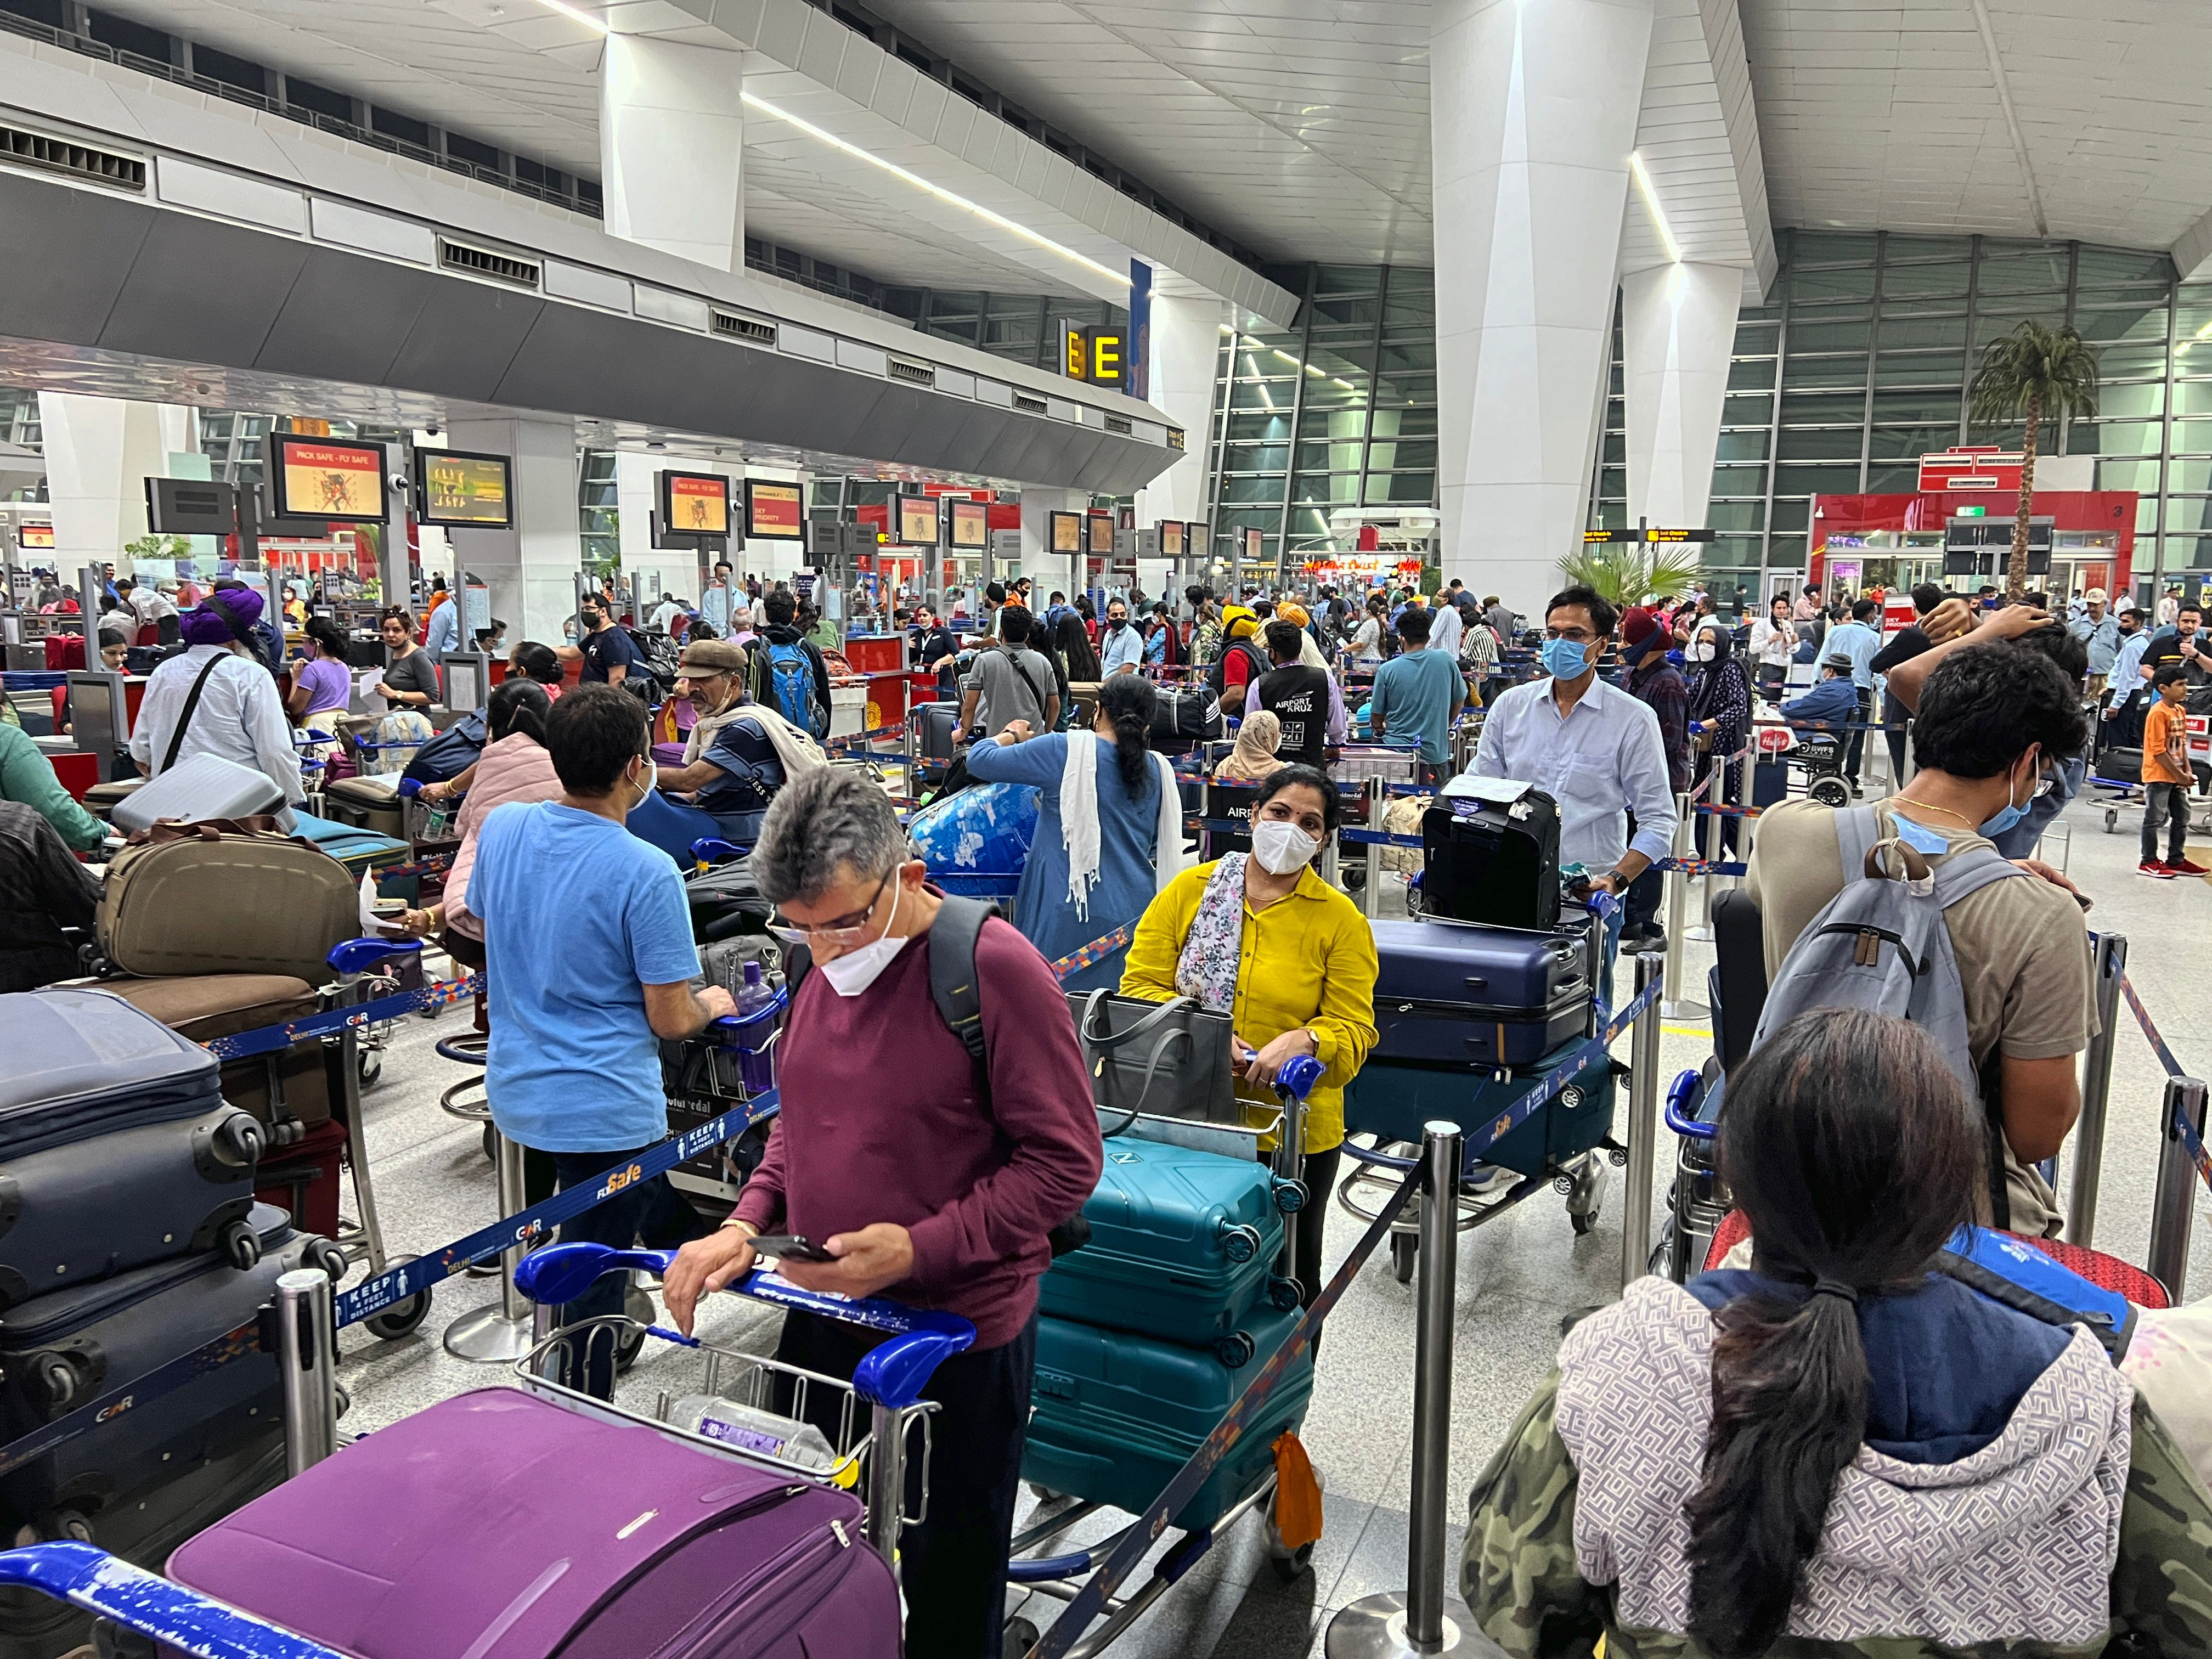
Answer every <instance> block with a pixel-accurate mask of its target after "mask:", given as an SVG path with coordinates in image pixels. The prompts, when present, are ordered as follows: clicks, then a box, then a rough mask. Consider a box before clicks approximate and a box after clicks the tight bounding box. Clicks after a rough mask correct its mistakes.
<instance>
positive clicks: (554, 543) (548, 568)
mask: <svg viewBox="0 0 2212 1659" xmlns="http://www.w3.org/2000/svg"><path fill="white" fill-rule="evenodd" d="M447 441H449V442H450V443H451V445H452V447H453V448H455V449H468V450H475V451H477V452H478V453H485V454H493V455H511V456H513V458H514V527H513V529H511V530H449V531H448V532H447V537H448V538H449V539H450V540H451V541H452V543H453V562H454V563H455V564H456V565H457V566H458V567H459V568H460V569H462V570H465V571H466V572H468V573H469V574H471V575H473V576H478V577H481V578H482V579H483V582H484V584H485V586H487V587H489V589H490V590H491V614H492V615H493V616H495V617H498V618H499V619H500V620H501V621H502V622H504V623H506V624H507V642H508V643H509V644H510V645H520V643H521V642H522V641H525V640H535V641H538V643H539V644H541V645H552V646H557V645H560V644H561V643H562V639H563V635H562V631H561V630H562V623H565V622H567V621H568V618H569V617H571V616H573V615H574V613H575V609H576V575H577V573H578V572H579V571H580V570H581V569H582V568H583V562H584V544H583V538H582V536H581V534H580V520H579V518H578V513H577V507H576V428H575V427H574V424H573V423H572V422H568V421H545V420H525V419H521V418H513V419H496V418H495V419H486V420H465V421H455V422H453V423H452V425H451V428H449V430H448V433H447Z"/></svg>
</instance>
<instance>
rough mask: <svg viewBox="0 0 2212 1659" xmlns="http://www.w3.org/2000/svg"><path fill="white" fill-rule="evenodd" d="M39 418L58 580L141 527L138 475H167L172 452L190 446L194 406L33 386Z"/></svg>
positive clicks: (108, 554)
mask: <svg viewBox="0 0 2212 1659" xmlns="http://www.w3.org/2000/svg"><path fill="white" fill-rule="evenodd" d="M39 421H40V428H41V429H42V431H43V433H44V447H45V450H46V495H47V499H48V500H49V501H52V504H53V519H54V551H53V556H52V557H53V565H54V568H55V569H56V570H57V571H58V572H59V573H60V575H61V578H62V580H63V581H64V582H65V583H66V582H73V581H75V580H76V573H77V571H78V570H80V569H82V568H83V567H84V566H85V565H86V564H88V563H105V562H114V561H117V560H119V559H120V558H121V557H122V553H123V544H125V542H131V541H136V540H137V539H138V538H139V537H141V536H143V535H144V534H145V533H146V482H145V481H146V480H147V479H148V478H161V477H168V476H169V457H170V455H171V454H172V453H176V454H187V453H191V452H192V451H194V450H196V449H197V447H198V444H197V441H196V437H195V434H196V431H197V421H196V416H195V411H194V410H190V409H185V408H180V407H179V406H177V405H174V404H143V403H131V402H127V401H125V399H122V398H88V397H86V396H84V395H83V394H82V393H79V392H40V394H39ZM39 562H40V563H44V562H45V561H44V559H43V558H41V559H40V561H39Z"/></svg>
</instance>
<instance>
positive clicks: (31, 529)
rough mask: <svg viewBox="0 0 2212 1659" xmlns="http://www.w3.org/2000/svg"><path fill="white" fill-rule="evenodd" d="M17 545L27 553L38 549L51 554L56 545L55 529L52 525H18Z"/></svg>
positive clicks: (16, 528)
mask: <svg viewBox="0 0 2212 1659" xmlns="http://www.w3.org/2000/svg"><path fill="white" fill-rule="evenodd" d="M15 545H16V546H18V547H20V548H22V549H24V550H33V549H37V550H43V551H48V552H51V551H52V549H53V545H54V527H53V526H52V525H50V524H22V525H17V526H15Z"/></svg>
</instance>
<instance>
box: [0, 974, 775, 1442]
mask: <svg viewBox="0 0 2212 1659" xmlns="http://www.w3.org/2000/svg"><path fill="white" fill-rule="evenodd" d="M418 994H419V993H418ZM384 1000H386V1001H398V1000H401V999H398V998H386V999H384ZM363 1006H364V1007H374V1006H376V1005H374V1004H364V1005H363ZM349 1012H352V1011H349ZM283 1029H285V1028H283V1027H281V1026H279V1027H271V1028H270V1030H283ZM244 1035H246V1036H254V1035H256V1034H255V1033H252V1032H247V1033H245V1034H244ZM278 1046H281V1045H278ZM247 1052H249V1053H255V1054H258V1053H261V1052H263V1050H261V1049H259V1048H252V1049H249V1050H248V1051H247ZM776 1108H777V1101H776V1095H775V1091H773V1090H770V1091H769V1092H767V1093H766V1094H763V1095H762V1096H760V1097H758V1098H757V1099H754V1100H750V1101H748V1102H746V1103H744V1104H743V1105H741V1106H737V1107H733V1108H732V1109H730V1110H729V1111H726V1112H725V1113H723V1114H722V1115H720V1117H717V1118H714V1119H713V1120H712V1121H708V1122H706V1123H702V1124H700V1125H699V1126H698V1127H696V1128H692V1129H687V1130H685V1131H684V1133H682V1134H678V1135H671V1136H670V1137H669V1138H668V1139H665V1140H664V1141H661V1142H660V1143H659V1145H658V1146H653V1147H651V1148H649V1149H648V1150H647V1151H646V1152H641V1153H640V1154H639V1155H638V1156H637V1157H635V1158H629V1159H627V1160H625V1161H624V1162H623V1163H621V1164H615V1165H612V1166H611V1167H610V1168H608V1169H606V1170H602V1171H601V1172H600V1174H599V1178H598V1179H597V1180H595V1181H592V1182H588V1183H586V1184H584V1185H580V1186H575V1187H571V1188H568V1189H567V1190H566V1191H564V1192H559V1193H556V1194H554V1195H553V1196H552V1197H550V1198H549V1199H547V1200H545V1201H544V1203H542V1204H533V1205H531V1206H529V1207H527V1208H526V1209H524V1210H522V1211H520V1212H518V1213H517V1214H514V1215H511V1216H507V1217H504V1218H501V1219H500V1220H498V1221H495V1222H494V1223H492V1225H490V1226H489V1227H485V1228H483V1229H481V1230H480V1231H477V1232H473V1233H471V1234H470V1235H469V1236H468V1237H465V1238H461V1239H457V1240H455V1241H454V1242H453V1243H451V1244H448V1245H447V1246H446V1247H445V1248H444V1249H441V1250H437V1251H434V1252H433V1253H432V1254H430V1255H425V1256H420V1257H417V1258H416V1260H415V1261H408V1262H403V1263H401V1264H400V1265H399V1266H398V1267H393V1268H392V1269H391V1270H390V1271H388V1272H386V1273H381V1274H380V1275H378V1276H377V1277H376V1278H374V1279H368V1280H367V1281H365V1282H364V1283H362V1284H360V1285H356V1286H354V1288H353V1289H351V1290H349V1291H342V1292H340V1293H339V1294H338V1296H337V1298H336V1310H337V1324H338V1325H340V1326H346V1325H353V1324H358V1323H359V1322H361V1321H362V1320H364V1319H367V1318H369V1317H370V1316H373V1315H374V1314H377V1313H380V1312H381V1311H382V1310H384V1309H386V1308H388V1307H390V1306H392V1304H395V1303H399V1302H404V1301H406V1300H407V1299H408V1298H409V1297H412V1296H414V1295H416V1293H417V1292H419V1291H424V1290H427V1289H428V1288H429V1287H430V1286H431V1285H435V1284H437V1283H438V1282H439V1281H440V1280H441V1279H447V1278H450V1277H451V1276H452V1275H453V1273H456V1272H458V1271H459V1270H460V1269H461V1268H463V1267H467V1266H469V1265H470V1264H471V1263H472V1262H477V1261H485V1260H487V1259H489V1258H490V1257H493V1256H495V1255H499V1254H501V1252H502V1251H504V1250H506V1249H509V1248H511V1247H512V1246H513V1245H514V1244H516V1243H520V1242H524V1241H527V1240H530V1239H533V1238H538V1237H543V1236H544V1234H545V1233H547V1232H549V1231H551V1230H552V1229H553V1228H555V1227H556V1226H558V1225H561V1223H562V1222H564V1221H569V1220H573V1219H574V1218H576V1217H577V1216H580V1215H581V1214H583V1213H584V1212H585V1211H586V1210H589V1209H592V1208H594V1207H595V1206H598V1205H600V1204H603V1203H605V1201H606V1200H608V1199H610V1198H612V1197H613V1196H614V1195H615V1194H617V1193H619V1192H624V1191H627V1190H628V1189H629V1188H631V1187H634V1186H635V1185H636V1184H637V1183H638V1182H641V1181H648V1180H650V1179H652V1178H653V1176H657V1175H659V1174H662V1173H663V1172H665V1171H666V1170H671V1169H673V1168H675V1166H676V1165H678V1164H682V1163H684V1162H685V1161H686V1160H687V1159H690V1158H696V1157H698V1156H699V1154H700V1153H702V1152H705V1151H707V1150H708V1148H709V1147H712V1146H720V1144H721V1143H722V1142H724V1141H726V1140H728V1139H732V1138H733V1137H735V1136H737V1135H740V1134H742V1133H744V1132H745V1131H746V1130H747V1129H749V1128H750V1127H752V1126H753V1125H754V1124H756V1123H760V1122H763V1121H766V1120H767V1119H769V1118H770V1117H773V1116H774V1115H775V1112H776ZM257 1352H273V1349H267V1348H264V1346H263V1342H262V1338H261V1329H260V1322H259V1321H258V1319H256V1320H254V1321H252V1322H247V1323H246V1324H243V1325H240V1326H238V1327H236V1328H234V1329H232V1330H228V1331H226V1332H224V1333H223V1334H222V1335H221V1336H218V1337H216V1338H215V1339H214V1340H212V1341H210V1342H207V1343H205V1344H204V1345H202V1346H199V1347H197V1348H195V1349H194V1350H192V1352H190V1353H187V1354H183V1355H180V1356H179V1357H178V1358H174V1359H172V1360H170V1361H169V1362H168V1363H167V1364H165V1365H161V1366H159V1367H157V1368H156V1369H155V1370H151V1371H148V1372H147V1373H145V1374H144V1375H143V1376H137V1377H133V1378H132V1379H131V1381H129V1382H127V1383H121V1384H119V1385H118V1386H117V1387H115V1388H112V1389H108V1390H107V1392H106V1393H105V1394H102V1395H100V1396H99V1397H98V1398H96V1399H94V1400H90V1401H86V1402H85V1403H84V1404H83V1405H82V1406H80V1407H77V1408H76V1410H74V1411H72V1412H70V1413H67V1414H66V1415H64V1416H61V1417H58V1418H56V1419H54V1420H53V1421H52V1422H51V1423H48V1424H46V1425H45V1426H43V1427H41V1428H38V1429H34V1430H33V1431H31V1432H30V1433H29V1434H27V1435H24V1436H22V1437H21V1438H19V1439H16V1440H13V1441H10V1442H9V1443H8V1444H7V1445H5V1446H0V1476H5V1475H7V1474H9V1473H11V1472H12V1471H14V1470H15V1469H18V1468H22V1467H23V1466H24V1465H25V1464H27V1463H29V1462H33V1460H35V1459H38V1458H40V1457H44V1456H45V1455H47V1454H48V1453H50V1452H52V1451H53V1450H54V1449H56V1448H58V1447H60V1446H63V1445H65V1444H67V1443H69V1442H70V1441H72V1440H75V1439H76V1438H78V1437H81V1436H82V1435H86V1434H89V1433H93V1432H94V1431H98V1430H99V1429H101V1428H103V1427H105V1426H106V1425H108V1424H110V1423H112V1422H114V1421H115V1420H116V1419H118V1418H120V1417H122V1416H124V1415H125V1413H129V1412H131V1411H132V1410H134V1409H136V1408H137V1407H143V1406H146V1405H149V1404H151V1403H152V1402H153V1401H155V1400H158V1399H160V1398H161V1396H163V1395H167V1394H169V1393H171V1392H173V1391H174V1390H175V1389H179V1388H182V1387H183V1386H184V1385H185V1383H191V1382H193V1381H195V1380H196V1379H197V1378H199V1377H202V1376H206V1375H207V1374H208V1373H209V1372H210V1371H213V1370H217V1369H219V1368H220V1367H222V1366H223V1365H226V1364H229V1363H230V1362H231V1361H233V1360H235V1359H240V1358H244V1357H245V1356H246V1355H247V1354H251V1353H257Z"/></svg>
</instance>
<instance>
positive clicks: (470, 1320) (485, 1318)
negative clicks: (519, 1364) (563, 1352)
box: [446, 1129, 535, 1365]
mask: <svg viewBox="0 0 2212 1659" xmlns="http://www.w3.org/2000/svg"><path fill="white" fill-rule="evenodd" d="M493 1133H494V1134H495V1135H496V1136H497V1138H498V1148H497V1163H498V1166H499V1212H500V1213H501V1215H507V1216H511V1215H515V1214H519V1213H520V1212H521V1211H522V1210H523V1209H524V1208H525V1206H527V1205H528V1203H529V1201H530V1200H529V1195H528V1194H526V1193H525V1192H524V1190H523V1178H522V1148H521V1146H519V1145H518V1144H517V1143H515V1142H514V1141H512V1140H509V1139H507V1137H506V1136H505V1135H502V1134H499V1133H498V1131H497V1130H496V1129H495V1130H494V1131H493ZM525 1248H526V1245H525V1242H524V1241H522V1240H520V1239H518V1240H517V1241H516V1242H515V1243H512V1244H510V1245H508V1246H507V1249H505V1250H503V1251H501V1254H500V1258H499V1300H498V1301H497V1302H495V1303H493V1304H490V1305H489V1306H487V1307H483V1308H478V1309H477V1310H475V1311H474V1312H472V1313H465V1314H463V1315H462V1316H460V1317H459V1319H456V1320H455V1321H454V1322H453V1323H452V1324H450V1325H448V1326H447V1327H446V1352H447V1353H449V1354H451V1355H453V1358H456V1359H465V1360H467V1361H469V1362H470V1363H471V1364H477V1365H495V1364H513V1363H514V1362H515V1361H516V1360H518V1359H520V1358H522V1357H523V1355H525V1354H526V1353H528V1352H530V1344H531V1332H532V1326H533V1322H534V1317H535V1316H534V1313H533V1310H532V1306H531V1303H530V1299H529V1298H528V1297H526V1296H524V1295H523V1294H522V1292H521V1291H519V1290H517V1289H516V1288H515V1285H514V1270H515V1269H516V1268H517V1267H520V1266H521V1265H522V1255H523V1251H524V1249H525Z"/></svg>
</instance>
